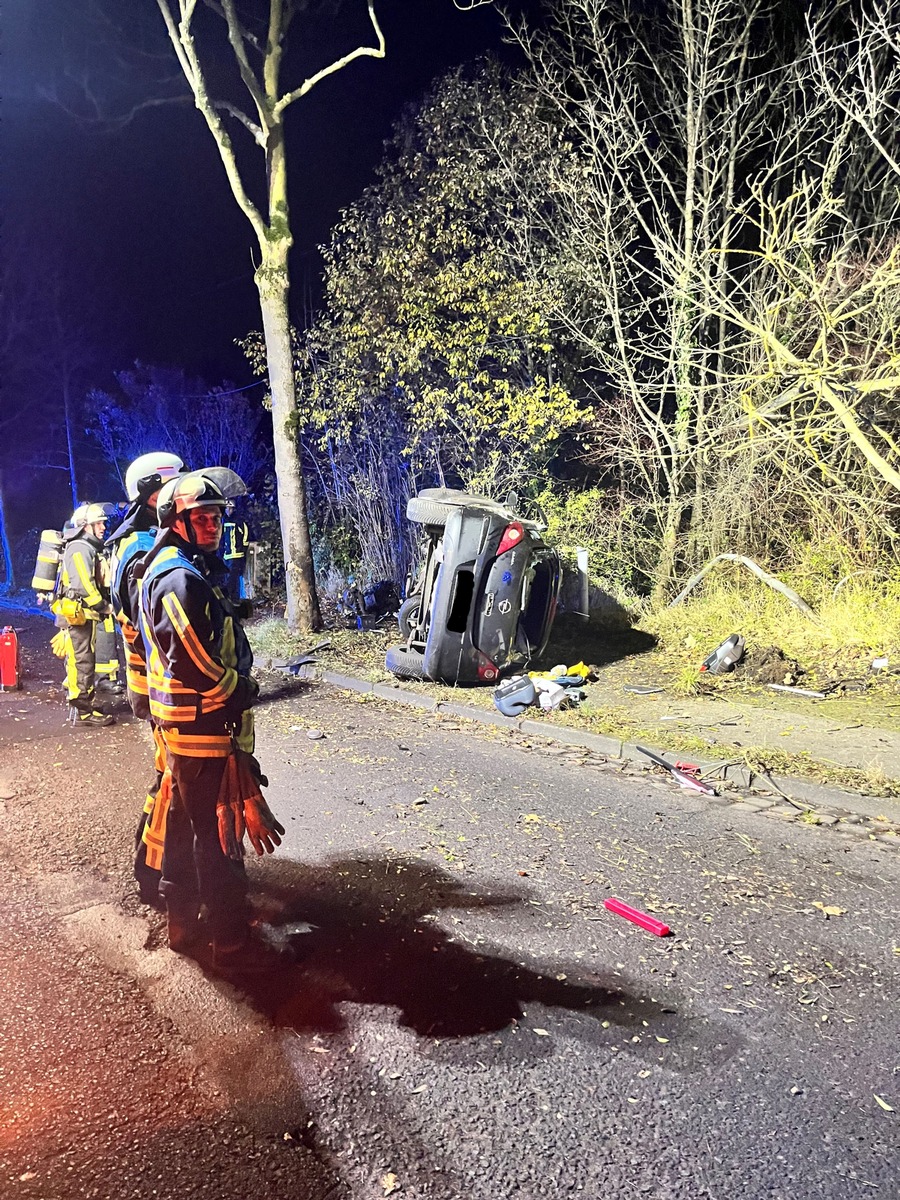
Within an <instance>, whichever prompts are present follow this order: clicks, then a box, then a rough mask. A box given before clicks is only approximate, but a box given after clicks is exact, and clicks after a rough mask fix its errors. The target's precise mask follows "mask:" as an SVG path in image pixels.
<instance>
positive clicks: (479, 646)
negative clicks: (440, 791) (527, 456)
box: [385, 488, 560, 684]
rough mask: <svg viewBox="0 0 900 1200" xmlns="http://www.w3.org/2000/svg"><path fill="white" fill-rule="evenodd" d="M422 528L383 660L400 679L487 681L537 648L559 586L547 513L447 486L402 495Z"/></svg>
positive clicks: (493, 680) (539, 649)
mask: <svg viewBox="0 0 900 1200" xmlns="http://www.w3.org/2000/svg"><path fill="white" fill-rule="evenodd" d="M406 515H407V517H408V519H409V520H410V521H414V522H416V523H417V524H419V525H421V526H422V528H423V533H424V544H423V553H422V560H421V561H422V565H421V569H420V571H419V574H418V578H417V579H416V582H415V585H414V586H413V588H412V589H411V591H410V593H409V595H408V596H407V598H406V599H405V600H404V601H403V604H402V605H401V606H400V611H399V613H398V620H399V623H400V632H401V634H402V635H403V638H404V642H403V645H402V646H394V647H391V649H389V650H388V652H387V656H386V659H385V666H386V667H387V669H388V670H389V671H390V672H391V673H392V674H393V675H396V676H397V677H398V678H400V679H430V680H434V681H435V682H442V683H451V684H479V683H481V684H493V683H496V681H497V680H498V679H499V678H500V677H501V676H502V675H503V674H505V673H507V672H509V671H510V670H512V669H514V668H521V667H522V666H524V665H525V664H526V663H527V662H528V661H529V660H530V659H532V658H536V657H537V656H538V655H540V654H541V652H542V651H543V649H544V647H545V645H546V644H547V639H548V637H549V635H550V629H551V627H552V624H553V618H554V616H555V615H556V602H557V595H558V592H559V576H560V568H559V555H558V554H557V552H556V550H554V549H553V548H552V547H551V546H548V545H547V543H546V542H545V541H544V539H543V536H542V535H543V532H544V529H545V528H546V522H545V521H544V520H543V519H542V518H541V519H538V520H533V519H528V518H525V517H523V516H520V515H518V514H517V512H516V506H515V502H514V501H512V502H511V501H507V503H505V504H500V503H498V502H497V501H496V500H489V499H487V498H486V497H484V496H476V495H472V494H470V493H468V492H462V491H455V490H453V489H450V488H428V489H426V490H424V491H421V492H419V494H418V495H417V496H413V497H412V498H411V499H410V500H409V503H408V505H407V510H406Z"/></svg>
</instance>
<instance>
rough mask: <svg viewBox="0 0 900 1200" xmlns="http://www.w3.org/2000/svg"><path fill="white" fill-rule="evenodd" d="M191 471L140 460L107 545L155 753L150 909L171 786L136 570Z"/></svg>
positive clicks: (143, 848)
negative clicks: (168, 497) (162, 504)
mask: <svg viewBox="0 0 900 1200" xmlns="http://www.w3.org/2000/svg"><path fill="white" fill-rule="evenodd" d="M185 470H186V468H185V465H184V463H183V462H182V461H181V459H180V458H179V457H178V455H177V454H168V453H166V452H165V451H154V452H151V453H150V454H142V455H141V456H140V458H136V459H135V460H134V462H133V463H132V464H131V465H130V466H129V468H128V470H127V471H126V472H125V494H126V496H127V498H128V501H129V505H128V508H127V509H126V512H125V515H124V518H123V520H122V521H121V523H120V524H119V525H118V527H117V528H116V529H114V530H113V532H112V533H111V534H110V535H109V537H108V538H107V541H106V546H107V550H108V552H109V566H110V573H111V600H112V608H113V612H114V614H115V618H116V620H117V621H118V624H119V628H120V629H121V631H122V637H123V639H124V642H125V680H126V684H127V689H128V702H129V704H130V705H131V711H132V712H133V713H134V715H135V716H136V717H137V718H138V719H139V720H142V721H147V722H149V724H150V729H151V733H152V735H153V742H154V748H155V755H154V772H155V774H154V778H153V780H152V782H151V784H150V787H149V788H148V789H147V795H146V799H145V801H144V807H143V811H142V812H141V817H140V820H139V821H138V827H137V831H136V833H135V839H134V877H135V879H136V880H137V884H138V892H139V894H140V897H141V900H143V902H144V903H145V904H150V905H153V906H155V907H159V906H161V904H162V900H161V897H160V894H159V884H160V878H161V867H162V851H163V836H164V833H165V820H166V811H167V804H168V794H169V781H168V780H167V779H166V778H165V770H166V749H165V745H164V744H163V740H162V735H161V734H160V732H159V730H158V729H157V728H156V726H155V725H154V723H153V721H152V720H151V718H150V701H149V699H148V695H147V664H146V662H145V658H144V642H143V639H142V638H141V635H140V633H139V631H138V628H137V625H138V607H139V595H138V581H137V579H136V578H135V575H134V570H135V566H136V565H137V563H138V562H139V561H140V558H141V555H143V554H146V553H147V551H148V550H150V549H152V547H153V542H154V538H155V535H156V498H157V496H158V495H159V490H160V488H161V487H162V486H163V484H164V483H167V482H168V481H169V480H170V479H175V478H177V476H178V475H181V474H183V473H184V471H185Z"/></svg>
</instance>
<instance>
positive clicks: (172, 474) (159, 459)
mask: <svg viewBox="0 0 900 1200" xmlns="http://www.w3.org/2000/svg"><path fill="white" fill-rule="evenodd" d="M184 469H185V467H184V463H183V462H182V461H181V459H180V458H179V457H178V455H177V454H166V453H164V452H163V451H161V450H155V451H153V452H152V453H150V454H142V455H141V457H140V458H136V459H135V460H134V462H133V463H132V464H131V466H130V467H129V468H128V470H127V471H126V472H125V495H126V496H127V497H128V499H129V500H142V499H146V498H147V496H152V495H153V493H154V492H157V491H159V489H160V487H161V486H162V485H163V484H164V483H165V482H166V480H168V479H175V478H177V476H179V475H181V474H182V473H183V471H184Z"/></svg>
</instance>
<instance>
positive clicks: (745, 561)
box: [669, 554, 822, 625]
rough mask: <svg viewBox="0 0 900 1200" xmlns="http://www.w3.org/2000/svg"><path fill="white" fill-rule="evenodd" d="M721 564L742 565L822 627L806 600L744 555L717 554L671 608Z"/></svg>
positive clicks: (686, 586) (698, 573) (695, 576)
mask: <svg viewBox="0 0 900 1200" xmlns="http://www.w3.org/2000/svg"><path fill="white" fill-rule="evenodd" d="M720 562H737V563H741V564H742V565H743V566H745V567H746V568H747V570H748V571H751V572H752V573H753V574H754V575H755V576H756V577H757V579H761V580H762V582H763V583H765V584H767V585H768V586H769V587H770V588H774V589H775V591H776V592H780V593H781V594H782V596H784V597H785V599H787V600H789V601H790V603H791V604H793V606H794V608H797V609H799V610H800V612H802V613H803V615H804V616H805V617H809V619H810V621H814V622H815V623H816V625H821V624H822V621H821V620H820V619H819V617H818V616H816V614H815V613H814V612H813V610H812V609H811V608H810V607H809V605H808V604H807V603H806V601H805V600H804V599H802V598H801V597H800V596H798V595H797V593H796V592H795V591H794V589H793V588H790V587H788V585H787V584H786V583H782V581H781V580H780V579H776V578H775V576H774V575H770V574H769V572H768V571H764V570H763V569H762V567H761V566H760V565H759V563H755V562H754V561H753V559H752V558H747V557H746V556H745V555H743V554H717V555H716V557H715V558H714V559H712V560H711V561H710V562H708V563H707V564H706V566H705V567H704V568H703V570H702V571H698V572H697V574H696V575H694V576H693V577H692V578H691V579H689V580H688V582H687V584H686V585H685V587H684V588H682V590H681V591H680V592H679V593H678V595H677V596H676V597H675V599H674V600H672V601H671V602H670V603H669V608H675V606H676V605H677V604H680V603H681V602H682V600H684V599H685V597H686V596H688V594H689V593H690V592H692V591H693V590H694V588H695V587H696V586H697V584H698V583H700V581H701V580H702V579H705V578H706V576H707V575H708V574H709V572H710V571H711V570H712V569H713V567H714V566H715V565H716V564H717V563H720Z"/></svg>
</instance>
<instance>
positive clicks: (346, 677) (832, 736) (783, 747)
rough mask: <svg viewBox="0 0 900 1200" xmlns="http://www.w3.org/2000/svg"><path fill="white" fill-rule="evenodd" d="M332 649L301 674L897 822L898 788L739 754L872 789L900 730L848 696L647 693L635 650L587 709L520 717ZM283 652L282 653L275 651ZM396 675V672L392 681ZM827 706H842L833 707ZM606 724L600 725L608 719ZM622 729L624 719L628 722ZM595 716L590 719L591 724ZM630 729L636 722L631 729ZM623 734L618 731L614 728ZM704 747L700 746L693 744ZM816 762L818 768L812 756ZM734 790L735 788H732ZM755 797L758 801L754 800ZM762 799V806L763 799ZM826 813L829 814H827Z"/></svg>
mask: <svg viewBox="0 0 900 1200" xmlns="http://www.w3.org/2000/svg"><path fill="white" fill-rule="evenodd" d="M329 657H330V656H329V654H328V652H325V653H324V654H323V655H322V660H321V661H320V662H318V663H317V664H314V665H307V666H303V667H301V668H300V670H299V675H300V677H301V678H307V679H311V680H312V679H316V680H319V681H321V682H322V683H325V684H329V685H331V686H334V687H339V688H343V689H345V690H349V691H354V692H358V693H370V694H372V695H374V696H377V697H379V698H380V699H382V700H386V701H390V702H393V703H401V704H404V705H410V706H412V707H416V708H420V709H422V710H424V711H428V712H434V713H437V714H441V715H444V716H449V717H451V718H454V719H458V718H461V719H465V720H471V721H476V722H478V723H481V724H487V725H491V726H497V727H500V728H503V729H507V730H510V731H512V732H515V733H519V734H523V735H525V736H526V737H529V738H533V737H537V738H541V739H549V740H550V741H553V742H558V743H562V744H563V745H567V746H571V747H573V748H574V747H580V748H582V751H583V752H584V753H586V754H593V755H600V756H603V757H604V758H606V759H613V760H617V761H621V762H622V763H623V764H633V765H634V766H635V767H638V768H641V769H649V768H650V767H651V764H650V763H649V761H648V760H647V759H646V757H645V756H643V755H642V754H641V753H640V751H639V750H638V749H637V745H636V743H638V744H641V745H643V746H645V747H646V748H648V749H652V750H655V751H656V752H657V753H660V754H662V755H663V756H665V757H666V758H667V759H668V760H669V761H670V762H672V763H674V762H675V761H676V760H681V761H684V760H689V761H690V762H691V763H695V764H697V766H698V767H699V768H700V770H701V772H702V774H703V776H704V778H706V779H708V780H710V781H722V782H723V783H726V784H728V785H733V786H734V787H735V788H737V789H738V790H739V791H740V792H742V793H757V794H766V795H768V796H769V797H771V798H773V800H772V801H770V802H775V801H778V802H779V803H781V804H782V806H783V805H785V804H789V802H790V800H793V801H794V805H793V806H792V807H793V809H794V811H795V812H798V811H799V809H805V808H809V809H813V810H814V811H815V812H816V813H822V814H824V815H825V816H826V817H829V814H838V816H837V817H836V818H835V819H843V816H842V814H844V813H852V814H858V815H859V816H862V817H864V818H866V819H867V822H874V823H875V825H880V824H884V825H885V829H884V830H882V829H880V828H876V829H875V833H876V834H881V833H884V832H886V831H887V827H888V826H896V825H900V798H897V797H891V796H884V795H866V794H864V791H857V790H849V789H848V788H845V787H838V786H834V785H831V784H828V783H825V782H820V781H817V780H816V779H815V778H800V777H799V776H796V775H791V774H787V773H781V772H778V771H776V770H772V771H770V772H766V773H765V774H761V773H758V772H757V773H755V772H753V771H752V770H750V769H749V768H748V767H747V766H746V764H745V763H744V762H743V761H742V760H741V755H740V752H741V751H742V750H744V749H748V750H749V749H750V748H753V751H754V752H755V753H754V757H757V756H758V751H759V749H760V748H763V749H770V750H772V751H778V752H782V753H786V754H793V755H796V756H800V757H801V758H802V759H803V760H805V761H808V762H809V763H810V764H815V763H821V764H823V765H824V767H826V768H828V767H833V768H847V769H851V770H854V771H857V772H869V773H870V777H871V781H872V784H873V790H874V788H875V787H876V786H877V785H878V783H879V782H880V783H883V782H884V777H887V778H888V779H889V780H890V779H896V778H897V776H898V767H900V732H896V731H894V730H890V729H879V728H876V727H874V726H866V725H863V724H862V723H861V722H858V721H853V720H850V719H847V718H846V717H841V716H840V715H838V713H840V710H841V708H842V707H843V702H842V701H833V702H817V701H809V700H803V699H802V698H799V697H793V696H791V697H789V698H787V704H788V705H789V707H787V706H786V703H785V697H783V695H778V696H777V697H776V696H775V694H774V693H773V699H772V700H771V701H769V700H768V699H767V698H766V697H765V694H762V695H761V694H759V692H756V693H755V694H752V695H748V694H747V693H741V695H740V697H736V696H731V695H725V696H722V695H717V694H712V695H702V696H694V697H690V698H687V699H681V698H679V697H676V696H672V695H668V694H666V692H665V691H664V690H660V691H658V692H654V693H653V694H650V695H639V694H635V693H633V692H628V691H625V690H624V689H625V687H627V686H629V684H630V682H631V680H630V676H631V672H630V671H629V670H628V667H629V665H630V663H629V660H623V661H622V662H620V663H619V664H617V670H616V672H615V674H616V676H617V677H618V678H617V679H616V681H615V682H612V681H611V679H610V674H611V672H610V671H609V670H608V669H607V670H604V671H602V672H601V678H600V680H599V681H598V682H595V683H591V684H590V685H589V686H588V689H587V690H588V695H589V699H588V701H587V702H586V704H585V705H583V706H582V708H581V709H576V710H569V711H568V712H554V713H542V712H541V710H540V709H538V708H535V707H532V708H529V709H527V710H525V713H524V714H523V716H522V717H521V718H519V719H511V718H508V717H504V716H502V715H501V714H500V713H499V712H498V711H497V710H496V708H495V707H494V706H493V703H492V693H491V689H489V688H483V689H478V688H466V689H462V688H449V687H442V686H439V685H436V684H431V683H416V682H412V681H403V682H402V683H401V682H400V681H397V680H393V679H392V677H391V676H388V675H386V674H384V675H383V676H382V679H381V680H374V681H373V680H372V679H366V678H364V673H363V672H360V673H359V674H355V673H353V674H351V673H349V672H347V673H344V672H340V671H334V670H331V669H329V661H328V660H329ZM274 661H277V660H274ZM257 665H258V666H259V667H261V668H263V669H271V668H272V666H273V660H271V659H267V658H266V657H265V656H263V657H261V658H260V659H259V660H258V663H257ZM388 680H390V682H388ZM829 707H831V708H832V711H834V710H835V709H836V710H837V713H836V715H835V716H834V717H831V716H829V715H828V710H829ZM605 718H606V719H608V720H609V726H608V728H609V729H610V732H608V733H605V732H598V731H597V730H598V728H601V729H602V728H603V721H604V719H605ZM626 723H627V726H626V728H625V729H622V728H620V726H621V725H626ZM588 724H590V725H591V726H592V728H586V727H585V726H587V725H588ZM628 730H631V732H628ZM617 734H618V735H619V736H617ZM698 741H699V742H702V743H703V745H704V747H705V749H704V751H703V752H702V753H698V750H697V744H698ZM810 770H811V771H813V768H812V766H811V767H810ZM734 798H735V799H737V797H736V796H735V797H734ZM750 803H756V801H750ZM760 807H761V808H762V807H766V805H765V804H762V803H760ZM826 823H828V822H827V821H826Z"/></svg>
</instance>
